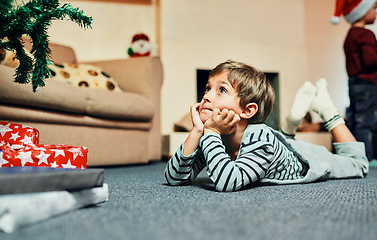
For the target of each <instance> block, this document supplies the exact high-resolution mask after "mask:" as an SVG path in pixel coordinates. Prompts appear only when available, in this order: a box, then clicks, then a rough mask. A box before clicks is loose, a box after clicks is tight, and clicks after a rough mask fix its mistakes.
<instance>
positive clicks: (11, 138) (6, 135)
mask: <svg viewBox="0 0 377 240" xmlns="http://www.w3.org/2000/svg"><path fill="white" fill-rule="evenodd" d="M7 143H9V144H11V145H12V144H38V143H39V131H38V130H37V129H35V128H32V127H29V126H26V125H22V124H16V123H8V122H0V145H4V144H7Z"/></svg>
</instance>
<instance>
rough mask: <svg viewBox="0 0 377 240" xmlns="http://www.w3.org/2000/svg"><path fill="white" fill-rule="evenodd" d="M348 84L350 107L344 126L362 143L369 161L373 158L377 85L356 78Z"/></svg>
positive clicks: (350, 79)
mask: <svg viewBox="0 0 377 240" xmlns="http://www.w3.org/2000/svg"><path fill="white" fill-rule="evenodd" d="M348 83H349V85H348V86H349V98H350V106H349V107H348V108H347V110H346V119H347V121H346V125H347V127H348V128H349V129H350V131H351V132H352V133H353V135H354V136H355V138H356V140H357V141H360V142H364V144H365V150H366V155H367V157H368V160H369V161H371V160H372V159H373V158H374V149H373V129H374V127H375V125H376V123H377V85H376V84H373V83H370V82H368V81H366V80H364V79H361V78H357V77H350V78H349V82H348ZM376 151H377V150H376Z"/></svg>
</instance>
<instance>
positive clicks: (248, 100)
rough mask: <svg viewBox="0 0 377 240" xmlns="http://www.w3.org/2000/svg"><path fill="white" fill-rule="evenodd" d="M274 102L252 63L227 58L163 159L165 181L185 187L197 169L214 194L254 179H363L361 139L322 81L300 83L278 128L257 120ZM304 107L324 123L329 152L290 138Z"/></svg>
mask: <svg viewBox="0 0 377 240" xmlns="http://www.w3.org/2000/svg"><path fill="white" fill-rule="evenodd" d="M274 99H275V93H274V90H273V88H272V86H271V85H270V83H269V81H268V80H267V79H266V77H265V75H264V74H263V73H262V72H260V71H259V70H257V69H255V68H254V67H252V66H250V65H247V64H244V63H241V62H236V61H233V60H228V61H226V62H224V63H221V64H219V65H218V66H217V67H216V68H214V69H213V70H212V71H211V73H210V76H209V80H208V83H207V87H206V92H205V95H204V97H203V99H202V101H201V102H200V103H197V104H194V105H193V106H192V107H191V119H192V123H193V128H192V130H191V132H190V133H189V135H188V137H187V139H186V141H185V142H184V143H183V144H182V145H181V146H180V147H179V149H178V150H177V152H176V153H175V154H174V156H173V157H172V158H171V159H170V160H169V162H168V163H167V166H166V169H165V178H166V181H167V182H168V184H169V185H187V184H190V183H191V182H192V181H193V180H194V179H195V178H196V176H197V175H198V174H199V172H200V171H201V170H202V169H204V168H207V173H208V176H209V178H210V179H211V180H212V182H213V183H214V185H215V188H216V190H218V191H236V190H239V189H241V188H243V187H245V186H248V185H250V184H251V183H253V182H256V181H260V182H268V183H276V184H293V183H308V182H313V181H316V180H320V179H321V180H323V179H336V178H349V177H364V176H366V174H367V173H368V160H367V158H366V156H365V149H364V144H363V143H361V142H357V141H356V140H355V138H354V137H353V135H352V134H351V132H350V131H349V130H348V128H347V127H346V125H345V124H344V120H343V118H341V117H340V116H339V114H338V112H337V109H336V108H335V106H334V104H333V103H332V100H331V98H330V96H329V93H328V91H327V82H326V80H325V79H320V80H318V82H317V83H316V86H314V85H313V84H312V83H310V82H305V84H304V85H303V86H302V87H301V88H300V89H299V90H298V91H297V94H296V96H295V99H294V103H293V106H292V108H291V110H290V113H289V115H288V117H287V118H286V119H285V121H284V123H283V124H282V129H281V131H280V132H278V131H275V130H273V129H272V128H270V127H268V126H267V125H265V124H264V121H265V120H266V119H267V117H268V116H269V115H270V113H271V111H272V105H273V102H274ZM310 108H311V109H312V110H313V111H315V112H317V113H318V114H319V115H320V116H321V118H322V119H323V120H324V121H325V122H326V128H327V129H328V130H329V131H330V132H331V134H332V136H333V140H334V148H335V152H336V153H335V154H333V153H331V152H329V151H328V150H327V149H326V148H325V147H323V146H318V145H313V144H310V143H306V142H302V141H295V140H293V137H294V136H295V133H296V129H297V126H298V125H299V124H300V122H301V120H302V119H303V118H304V116H305V114H306V113H307V112H308V111H309V109H310Z"/></svg>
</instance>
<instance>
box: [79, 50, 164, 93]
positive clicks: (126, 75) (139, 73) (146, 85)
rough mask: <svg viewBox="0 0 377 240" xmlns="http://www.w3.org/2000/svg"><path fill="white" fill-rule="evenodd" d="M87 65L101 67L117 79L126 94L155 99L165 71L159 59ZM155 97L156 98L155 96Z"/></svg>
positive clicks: (102, 62)
mask: <svg viewBox="0 0 377 240" xmlns="http://www.w3.org/2000/svg"><path fill="white" fill-rule="evenodd" d="M85 63H86V64H91V65H95V66H98V67H101V68H102V69H103V71H104V72H105V73H107V74H109V75H110V76H111V77H113V78H114V79H115V81H116V82H117V83H118V84H119V86H120V87H121V88H122V89H123V90H124V91H125V92H132V93H137V94H141V95H143V96H145V97H147V98H150V99H154V98H155V97H156V92H157V93H158V94H157V95H158V97H159V95H160V89H161V86H162V79H163V71H162V64H161V60H160V58H158V57H137V58H127V59H118V60H105V61H91V62H85ZM153 95H154V96H153Z"/></svg>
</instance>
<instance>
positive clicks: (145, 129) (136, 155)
mask: <svg viewBox="0 0 377 240" xmlns="http://www.w3.org/2000/svg"><path fill="white" fill-rule="evenodd" d="M50 48H51V50H52V60H53V61H55V62H56V63H63V62H67V63H76V56H75V53H74V51H73V49H71V48H70V47H66V46H62V45H58V44H52V43H51V44H50ZM88 64H93V65H96V66H99V67H101V68H103V69H104V72H106V73H107V74H109V75H110V76H111V77H113V78H114V79H115V80H116V81H117V82H118V84H119V86H120V87H121V88H122V89H123V90H124V92H110V91H105V90H99V89H93V88H80V87H76V86H73V85H70V84H67V83H65V82H63V81H59V80H54V79H47V80H46V86H45V87H44V88H38V90H37V92H36V93H33V92H32V87H31V84H28V85H20V84H17V83H14V82H13V75H14V69H13V68H11V67H8V66H4V65H0V86H1V87H0V121H7V122H14V123H23V124H26V125H29V126H32V127H35V128H37V129H38V130H39V132H40V143H42V144H72V145H78V146H86V147H88V149H89V152H88V166H103V165H119V164H130V163H145V162H148V161H151V160H160V158H161V133H160V132H161V131H160V89H161V84H162V79H163V73H162V65H161V62H160V59H159V58H158V57H139V58H129V59H127V58H125V59H121V60H107V61H98V62H90V63H88Z"/></svg>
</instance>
